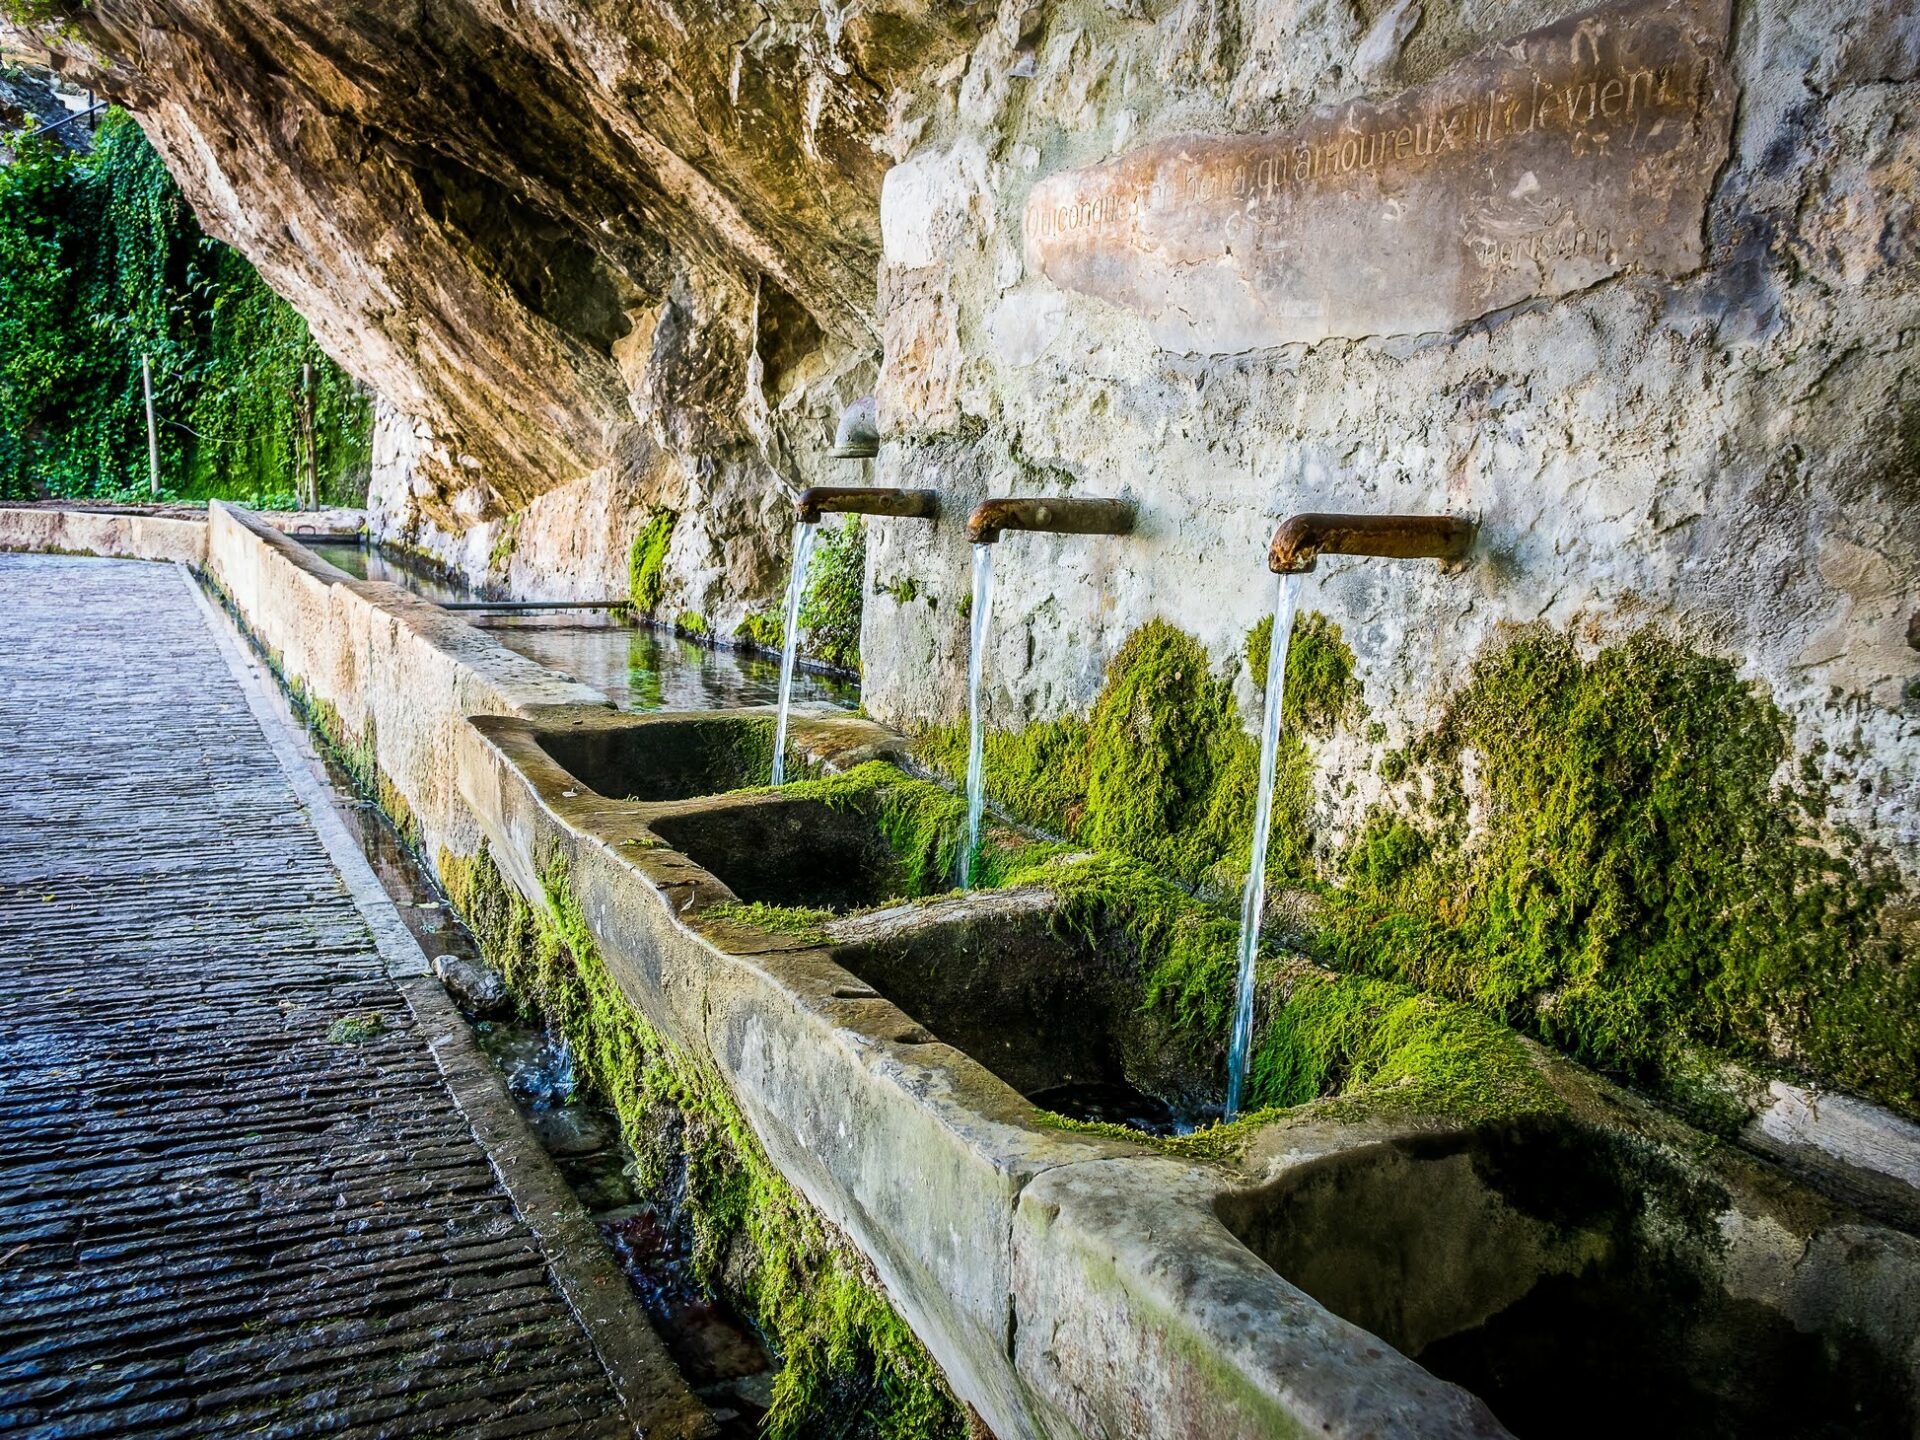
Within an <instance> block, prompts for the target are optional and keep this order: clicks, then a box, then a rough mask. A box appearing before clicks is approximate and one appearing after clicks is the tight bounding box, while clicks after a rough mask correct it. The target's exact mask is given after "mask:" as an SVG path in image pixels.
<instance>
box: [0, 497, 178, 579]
mask: <svg viewBox="0 0 1920 1440" xmlns="http://www.w3.org/2000/svg"><path fill="white" fill-rule="evenodd" d="M5 550H11V551H29V552H38V553H40V554H45V555H99V556H104V557H107V558H110V559H115V560H166V561H178V562H179V563H181V564H183V565H194V566H199V565H204V564H205V563H206V558H207V522H206V521H204V520H199V519H187V518H184V517H178V516H171V515H141V514H122V513H116V512H113V511H107V510H81V509H48V508H44V507H40V506H11V505H9V506H4V507H0V551H5Z"/></svg>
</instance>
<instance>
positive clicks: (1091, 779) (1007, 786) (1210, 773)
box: [916, 614, 1362, 895]
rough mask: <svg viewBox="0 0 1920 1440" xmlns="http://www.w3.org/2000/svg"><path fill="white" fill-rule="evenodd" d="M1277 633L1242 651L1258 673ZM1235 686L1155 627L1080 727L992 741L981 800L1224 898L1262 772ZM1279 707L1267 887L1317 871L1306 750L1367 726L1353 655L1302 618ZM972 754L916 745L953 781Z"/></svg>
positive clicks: (934, 738)
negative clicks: (1253, 659) (1339, 730)
mask: <svg viewBox="0 0 1920 1440" xmlns="http://www.w3.org/2000/svg"><path fill="white" fill-rule="evenodd" d="M1272 633H1273V621H1272V620H1271V619H1268V620H1265V621H1263V622H1262V623H1261V625H1260V626H1257V627H1255V629H1254V631H1253V633H1252V634H1251V635H1250V636H1249V637H1248V641H1247V648H1248V652H1249V654H1257V655H1258V656H1259V661H1260V665H1261V666H1262V667H1264V665H1265V663H1266V654H1267V641H1268V640H1269V639H1270V637H1271V636H1272ZM1256 642H1257V643H1256ZM1232 679H1233V677H1232V676H1231V674H1226V675H1216V674H1214V673H1213V672H1212V670H1211V668H1210V666H1209V665H1208V663H1207V656H1206V651H1205V650H1204V648H1203V647H1202V646H1201V644H1200V642H1199V641H1198V640H1196V639H1194V638H1193V637H1192V636H1191V635H1188V634H1186V633H1184V632H1183V631H1181V630H1178V629H1176V628H1175V627H1173V626H1171V625H1169V624H1167V623H1166V622H1164V621H1153V622H1151V623H1150V624H1148V625H1145V626H1143V627H1142V628H1141V629H1139V630H1138V631H1136V632H1134V634H1133V635H1132V636H1130V637H1129V638H1128V640H1127V642H1126V643H1125V644H1124V645H1123V646H1121V648H1120V652H1119V654H1118V655H1116V656H1115V657H1114V661H1113V664H1112V666H1111V667H1110V668H1109V670H1108V672H1107V681H1106V684H1105V686H1104V687H1103V688H1102V690H1101V692H1100V695H1099V697H1098V699H1096V700H1095V702H1094V705H1093V709H1092V712H1091V714H1090V715H1089V717H1088V718H1087V719H1086V720H1081V719H1079V718H1077V717H1075V716H1066V717H1063V718H1060V719H1057V720H1050V721H1045V722H1042V723H1039V724H1035V725H1030V726H1028V727H1026V728H1025V729H1023V730H1019V731H993V732H989V734H988V735H987V737H986V768H987V791H988V794H989V795H991V796H992V798H993V800H994V803H995V804H996V805H998V806H1000V807H1001V808H1002V809H1003V810H1004V811H1005V812H1006V813H1007V814H1009V815H1011V816H1013V817H1014V818H1015V819H1016V820H1019V821H1021V822H1022V823H1025V824H1029V825H1033V826H1036V827H1038V828H1040V829H1042V830H1046V831H1049V832H1051V833H1053V834H1057V835H1063V836H1067V837H1069V838H1072V839H1075V840H1078V841H1081V842H1082V843H1085V844H1088V845H1093V846H1098V847H1101V848H1103V849H1111V850H1117V851H1120V852H1121V853H1123V854H1128V855H1133V856H1136V857H1138V858H1140V859H1143V860H1146V861H1148V862H1149V863H1150V864H1152V865H1153V866H1155V867H1156V868H1158V869H1160V870H1162V871H1164V872H1165V873H1167V874H1169V875H1172V876H1175V877H1177V878H1179V879H1180V880H1182V881H1184V882H1186V883H1188V884H1191V885H1200V886H1205V887H1207V888H1209V889H1210V890H1212V891H1213V892H1215V893H1217V894H1221V895H1225V894H1228V893H1230V892H1232V891H1234V890H1236V889H1238V888H1239V886H1240V885H1241V883H1242V882H1243V880H1244V877H1245V875H1246V865H1247V856H1248V854H1249V853H1250V850H1251V847H1252V840H1253V808H1254V800H1255V792H1256V790H1257V787H1258V781H1259V770H1260V756H1259V750H1258V747H1257V746H1256V745H1255V743H1254V741H1253V739H1252V737H1251V736H1250V735H1249V734H1248V733H1247V727H1246V724H1245V722H1244V720H1243V718H1242V716H1241V713H1240V708H1239V705H1238V702H1237V701H1235V699H1234V695H1233V683H1232ZM1284 703H1285V706H1286V730H1285V733H1284V735H1283V738H1282V749H1281V754H1280V757H1279V768H1278V773H1277V777H1276V780H1275V785H1274V794H1275V802H1274V817H1275V818H1274V829H1273V840H1272V844H1271V846H1270V848H1269V851H1268V865H1267V873H1268V876H1269V878H1270V879H1272V880H1287V879H1294V878H1298V877H1302V876H1304V875H1306V874H1308V873H1309V872H1310V868H1311V867H1310V852H1311V836H1310V834H1309V831H1308V827H1307V812H1308V805H1309V801H1310V798H1311V797H1310V780H1311V774H1312V761H1311V756H1310V752H1309V750H1308V748H1307V746H1306V744H1305V742H1304V741H1303V740H1302V739H1301V736H1302V735H1303V734H1312V735H1320V736H1324V735H1327V734H1330V733H1332V731H1333V730H1334V729H1335V728H1336V727H1337V726H1339V725H1341V724H1345V723H1349V722H1351V721H1354V720H1357V719H1358V718H1360V716H1361V714H1362V708H1361V705H1360V696H1359V684H1358V681H1357V680H1356V679H1355V677H1354V659H1353V652H1352V651H1351V650H1349V649H1348V648H1347V646H1346V644H1345V642H1344V641H1343V640H1342V639H1341V636H1340V630H1339V627H1338V626H1336V625H1333V624H1331V623H1330V622H1329V621H1328V620H1327V619H1326V617H1325V616H1322V615H1318V614H1308V615H1304V616H1302V617H1300V620H1299V621H1298V622H1297V624H1296V626H1295V633H1294V639H1293V644H1292V646H1291V648H1290V649H1289V651H1288V655H1287V689H1286V699H1285V702H1284ZM966 746H967V735H966V729H965V727H964V726H951V727H945V728H942V729H939V730H935V731H931V732H929V733H927V734H925V735H923V736H921V737H920V739H919V740H918V742H917V745H916V751H917V753H918V755H919V757H920V758H921V760H922V761H923V762H924V763H926V764H928V765H930V766H932V767H933V768H934V769H937V770H940V771H943V772H944V773H947V774H949V775H952V776H954V777H955V778H956V779H958V778H959V777H960V776H961V775H963V774H964V772H965V769H966V754H967V750H966Z"/></svg>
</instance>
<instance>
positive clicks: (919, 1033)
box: [893, 1025, 933, 1045]
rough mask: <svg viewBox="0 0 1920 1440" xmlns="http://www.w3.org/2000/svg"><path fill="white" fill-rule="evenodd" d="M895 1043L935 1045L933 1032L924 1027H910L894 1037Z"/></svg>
mask: <svg viewBox="0 0 1920 1440" xmlns="http://www.w3.org/2000/svg"><path fill="white" fill-rule="evenodd" d="M893 1043H894V1044H896V1045H931V1044H933V1032H932V1031H930V1030H927V1029H925V1028H924V1027H923V1026H919V1025H910V1026H908V1027H907V1028H906V1029H905V1030H902V1031H900V1032H899V1033H898V1034H897V1035H895V1036H894V1037H893Z"/></svg>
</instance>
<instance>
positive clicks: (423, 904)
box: [315, 736, 774, 1440]
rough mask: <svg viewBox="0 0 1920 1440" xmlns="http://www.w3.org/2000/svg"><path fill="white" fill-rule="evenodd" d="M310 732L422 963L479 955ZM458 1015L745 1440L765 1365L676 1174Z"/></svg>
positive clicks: (520, 1031) (722, 1420) (547, 1063)
mask: <svg viewBox="0 0 1920 1440" xmlns="http://www.w3.org/2000/svg"><path fill="white" fill-rule="evenodd" d="M315 740H316V748H320V749H321V755H322V757H323V763H324V766H325V770H326V778H327V780H328V782H329V793H330V794H331V795H332V797H333V804H334V809H335V811H336V812H338V814H339V815H340V816H341V818H342V819H344V820H345V821H346V823H347V828H348V831H349V833H351V834H352V835H353V836H354V838H355V839H356V840H357V841H358V842H359V844H360V849H361V852H362V853H363V854H364V855H365V856H366V857H367V860H368V862H369V863H370V864H371V865H372V867H373V871H374V874H375V875H376V876H378V877H379V880H380V884H381V888H383V889H384V890H385V891H386V892H387V895H388V897H389V898H390V899H391V900H392V901H393V903H394V905H395V906H396V907H397V908H398V910H399V912H400V917H401V919H402V920H403V921H404V922H405V924H406V927H407V929H408V930H409V931H410V932H411V933H412V934H413V937H414V939H415V940H417V941H418V942H419V943H420V947H421V949H422V950H424V951H425V952H426V954H427V957H428V959H430V960H431V959H433V958H434V957H436V956H440V955H452V956H456V957H458V958H460V959H463V960H469V961H472V962H474V963H476V964H479V963H482V961H481V957H480V949H479V946H478V944H477V943H476V942H475V941H474V938H473V936H472V934H471V933H470V932H469V931H468V930H467V928H466V926H465V925H463V924H462V923H461V922H460V920H459V919H458V917H457V916H455V914H454V913H453V910H452V908H451V907H450V906H449V905H448V903H447V900H446V897H445V896H444V895H443V894H442V893H441V891H440V889H439V887H438V886H437V885H436V884H435V883H434V882H433V880H432V879H431V878H430V877H429V875H428V874H427V872H426V871H425V869H424V868H423V867H422V866H421V865H420V863H419V862H418V861H417V860H416V859H415V858H414V857H413V855H412V854H411V853H410V852H409V851H408V850H407V848H406V847H405V845H403V844H402V843H401V840H400V836H399V834H398V833H397V832H396V831H395V830H394V828H393V826H392V825H390V824H389V823H388V822H387V820H386V818H385V817H384V816H383V815H381V813H380V811H379V810H378V808H377V807H375V806H374V805H373V804H372V802H370V801H367V800H362V799H358V798H356V797H355V795H354V794H353V789H352V781H351V779H350V778H349V777H348V776H347V775H346V773H345V772H344V771H343V770H341V769H340V768H339V767H338V766H337V765H336V764H335V763H334V761H333V760H332V757H330V756H328V755H327V754H326V752H325V750H324V748H322V747H320V746H319V743H318V737H317V736H316V737H315ZM457 1003H458V1002H457V1000H456V1004H457ZM462 1013H465V1012H464V1010H463V1012H462ZM467 1020H468V1023H469V1024H470V1025H471V1026H472V1028H473V1032H474V1035H475V1037H476V1038H477V1039H478V1041H479V1043H480V1048H481V1049H482V1050H483V1051H484V1052H485V1053H486V1055H487V1057H488V1058H489V1059H490V1060H492V1062H493V1064H494V1067H495V1068H496V1069H497V1070H498V1071H499V1072H500V1075H501V1077H502V1078H503V1079H504V1080H505V1081H506V1085H507V1090H508V1092H509V1093H510V1094H511V1095H512V1096H513V1100H514V1104H515V1105H516V1107H517V1108H518V1109H519V1111H520V1113H521V1114H522V1115H523V1116H524V1117H525V1118H526V1120H527V1123H528V1125H529V1126H530V1127H531V1128H532V1130H533V1132H534V1134H535V1136H536V1137H537V1138H538V1139H539V1141H540V1144H541V1148H543V1149H544V1150H545V1151H546V1152H547V1154H548V1155H549V1156H551V1157H552V1159H553V1162H554V1164H555V1165H556V1166H557V1167H558V1168H559V1170H560V1173H561V1175H562V1176H563V1177H564V1178H565V1180H566V1182H567V1184H568V1186H569V1187H570V1188H571V1189H572V1191H573V1193H574V1195H575V1196H576V1197H578V1199H579V1200H580V1203H581V1204H582V1205H583V1206H584V1207H585V1208H586V1210H587V1213H588V1214H589V1215H590V1216H592V1218H593V1221H594V1224H595V1225H596V1226H598V1227H599V1230H600V1234H601V1236H602V1237H603V1238H604V1239H605V1240H606V1242H607V1248H608V1250H609V1251H611V1252H612V1254H613V1257H614V1259H615V1261H616V1263H617V1264H618V1265H619V1267H620V1269H621V1271H622V1273H623V1274H625V1275H626V1277H627V1280H628V1282H629V1283H630V1284H631V1285H632V1286H633V1290H634V1294H635V1295H636V1296H637V1297H638V1298H639V1301H640V1303H641V1306H642V1308H644V1309H645V1311H646V1313H647V1318H648V1319H649V1320H650V1321H651V1322H652V1324H653V1327H654V1330H655V1331H656V1332H657V1333H658V1334H659V1336H660V1338H661V1340H662V1341H663V1342H664V1343H665V1344H666V1347H667V1350H668V1353H669V1354H671V1355H672V1357H673V1359H674V1362H675V1363H676V1364H677V1365H678V1366H679V1367H680V1371H681V1373H682V1374H683V1375H685V1376H686V1378H687V1383H688V1384H689V1385H691V1386H692V1387H693V1389H694V1392H695V1393H696V1394H697V1395H699V1397H700V1398H701V1399H702V1400H703V1401H705V1402H706V1404H707V1405H708V1406H709V1407H710V1408H711V1409H712V1411H713V1414H714V1418H715V1420H716V1421H717V1422H718V1423H719V1426H720V1429H719V1431H718V1434H719V1436H720V1437H721V1440H753V1437H755V1436H757V1435H758V1434H759V1432H760V1428H761V1421H762V1419H763V1418H764V1417H765V1414H766V1411H767V1408H768V1406H769V1405H770V1404H771V1402H772V1395H773V1377H774V1370H773V1361H772V1358H771V1356H770V1355H769V1354H768V1352H767V1349H766V1347H765V1346H764V1345H763V1344H762V1343H761V1340H760V1337H759V1335H758V1334H757V1333H756V1332H755V1330H754V1329H753V1327H752V1325H751V1324H750V1323H749V1322H747V1321H746V1320H745V1319H743V1318H742V1317H740V1316H739V1315H738V1314H736V1313H735V1312H734V1311H733V1310H732V1309H731V1307H729V1306H728V1305H727V1304H726V1303H725V1301H723V1300H721V1299H719V1298H718V1297H717V1296H714V1295H713V1294H711V1293H710V1292H708V1291H707V1290H706V1288H705V1287H704V1286H702V1285H701V1284H700V1283H699V1281H698V1279H697V1278H696V1277H695V1275H694V1272H693V1259H692V1257H693V1230H692V1224H691V1221H690V1220H689V1219H688V1218H687V1216H686V1215H685V1213H684V1209H683V1206H682V1204H681V1200H682V1197H683V1196H684V1176H675V1177H673V1178H672V1179H671V1180H670V1182H669V1183H668V1185H667V1187H666V1188H667V1193H666V1194H665V1195H653V1196H649V1195H643V1194H642V1193H641V1192H640V1191H639V1189H638V1188H637V1187H636V1186H635V1184H634V1181H633V1178H632V1177H633V1175H634V1174H635V1173H637V1171H636V1169H635V1167H634V1165H633V1156H632V1152H631V1151H629V1150H628V1148H627V1146H626V1143H625V1142H624V1141H623V1140H622V1139H621V1138H620V1127H619V1122H618V1121H617V1120H616V1119H615V1117H614V1115H613V1114H612V1112H611V1111H610V1110H608V1109H606V1108H605V1107H604V1106H601V1105H599V1104H596V1103H594V1102H593V1101H592V1100H591V1099H589V1098H588V1097H587V1096H586V1095H584V1094H583V1093H582V1092H581V1091H580V1089H579V1084H578V1077H577V1074H576V1070H575V1066H574V1063H573V1056H572V1055H571V1054H570V1053H569V1051H568V1049H567V1046H566V1044H565V1042H564V1041H562V1040H560V1039H559V1038H557V1037H555V1036H552V1035H549V1034H547V1033H545V1032H543V1031H542V1030H541V1029H540V1028H539V1027H537V1026H535V1025H530V1024H527V1023H526V1022H524V1021H522V1020H520V1019H518V1018H514V1019H507V1020H480V1019H475V1018H474V1017H473V1016H471V1015H468V1016H467Z"/></svg>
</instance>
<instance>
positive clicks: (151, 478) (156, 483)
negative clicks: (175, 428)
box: [140, 355, 160, 500]
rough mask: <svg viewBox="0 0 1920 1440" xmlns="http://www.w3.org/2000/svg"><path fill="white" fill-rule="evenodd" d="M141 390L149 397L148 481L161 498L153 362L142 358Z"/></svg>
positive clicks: (156, 494) (156, 497) (156, 496)
mask: <svg viewBox="0 0 1920 1440" xmlns="http://www.w3.org/2000/svg"><path fill="white" fill-rule="evenodd" d="M140 388H141V389H142V390H144V391H145V392H146V396H147V479H148V482H149V483H150V484H151V485H152V487H153V498H154V499H156V500H158V499H159V498H160V434H159V432H158V431H156V430H155V429H154V428H153V362H152V361H151V360H150V359H148V358H147V357H146V356H145V355H142V356H141V357H140Z"/></svg>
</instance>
